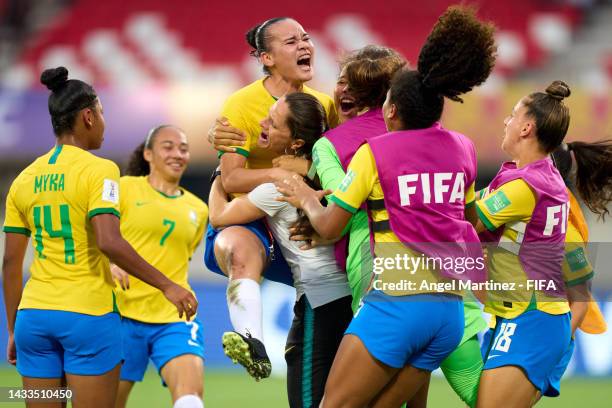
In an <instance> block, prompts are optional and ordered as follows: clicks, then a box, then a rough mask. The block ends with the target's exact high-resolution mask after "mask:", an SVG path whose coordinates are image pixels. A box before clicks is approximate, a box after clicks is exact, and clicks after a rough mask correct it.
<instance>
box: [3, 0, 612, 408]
mask: <svg viewBox="0 0 612 408" xmlns="http://www.w3.org/2000/svg"><path fill="white" fill-rule="evenodd" d="M453 3H454V2H453V1H449V0H429V1H427V2H425V3H420V2H419V3H417V2H408V1H399V0H387V1H385V2H377V3H374V2H372V1H371V0H368V1H362V0H354V1H352V2H330V1H324V0H309V1H308V2H306V3H303V2H285V1H281V0H268V1H266V2H257V3H254V2H249V1H246V0H234V1H231V2H220V1H217V2H213V1H207V2H203V1H198V0H180V1H175V2H169V1H165V0H105V1H98V0H80V1H76V0H0V200H1V202H2V204H1V207H0V208H1V209H0V214H1V216H2V219H4V205H5V198H6V193H7V191H8V187H9V185H10V183H11V182H12V180H13V179H14V178H15V176H16V175H17V174H18V173H19V172H20V171H21V170H22V169H23V168H24V167H25V166H26V165H27V164H29V163H30V162H31V161H32V159H33V158H35V157H36V156H38V155H41V154H43V153H45V152H47V151H48V150H50V148H51V146H52V145H53V143H54V136H53V132H52V130H51V125H50V119H49V114H48V111H47V97H48V91H47V90H46V89H45V88H44V87H43V86H42V85H41V84H40V83H39V77H40V73H41V72H42V71H43V70H44V69H46V68H50V67H56V66H59V65H63V66H65V67H67V68H68V70H69V71H70V77H72V78H78V79H82V80H84V81H86V82H89V83H91V84H92V85H93V86H94V87H95V88H96V90H97V92H98V94H99V95H100V98H101V100H102V103H103V105H104V110H105V118H106V125H107V126H106V129H107V130H106V134H105V142H104V146H103V148H102V149H101V150H100V151H99V152H98V154H99V155H101V156H103V157H107V158H111V159H113V160H115V161H116V162H117V163H118V164H119V165H120V166H121V167H123V166H124V165H125V164H126V161H127V158H128V156H129V154H130V153H131V151H132V150H133V149H134V148H135V147H136V146H137V145H138V144H139V143H140V142H142V141H143V140H144V138H145V136H146V134H147V131H148V130H149V129H150V128H152V127H153V126H156V125H158V124H162V123H171V124H174V125H177V126H180V127H181V128H183V129H184V130H185V131H186V133H187V134H188V136H189V141H190V144H191V152H192V155H191V158H192V161H191V164H190V168H189V170H188V172H187V174H186V175H185V178H184V186H185V187H186V188H188V189H189V190H191V191H193V192H194V193H196V194H197V195H199V196H200V197H202V198H203V199H204V200H207V195H208V188H209V182H208V175H209V173H210V171H211V170H212V169H213V168H214V167H215V166H216V163H217V159H216V154H215V152H214V151H213V150H212V148H211V147H210V146H209V145H208V143H207V142H206V132H207V130H208V128H209V126H210V125H211V124H212V122H213V121H214V118H215V117H216V116H217V115H218V114H219V112H220V109H221V105H222V103H223V101H224V100H225V98H226V97H227V96H228V95H229V94H230V93H232V92H234V91H235V90H237V89H238V88H240V87H241V86H243V85H245V84H247V83H249V82H251V81H253V80H255V79H257V78H259V77H260V76H261V75H262V74H261V68H260V66H259V64H258V63H257V61H256V60H255V59H254V58H252V57H250V56H249V50H250V49H249V46H248V45H247V43H246V41H245V38H244V34H245V33H246V32H247V30H248V29H249V28H251V27H252V26H254V25H256V24H258V23H260V22H262V21H264V20H267V19H268V18H271V17H276V16H281V15H287V16H292V17H294V18H295V19H297V20H298V21H299V22H300V23H301V24H302V25H303V26H304V28H305V29H306V30H307V31H308V32H309V33H310V34H311V35H312V38H313V41H314V43H315V47H316V52H315V79H314V80H313V81H312V83H310V84H309V85H310V86H311V87H313V88H316V89H318V90H320V91H324V92H327V93H329V94H331V93H332V90H333V86H334V84H335V79H336V75H337V74H338V63H337V61H338V59H339V57H340V56H341V55H342V53H343V52H346V51H350V50H354V49H357V48H360V47H362V46H364V45H367V44H383V45H387V46H390V47H393V48H395V49H397V50H398V51H400V52H401V53H402V54H404V56H405V57H406V58H407V59H408V60H409V61H411V62H414V61H416V59H417V56H418V52H419V49H420V47H421V45H422V44H423V42H424V40H425V38H426V36H427V34H428V33H429V30H430V29H431V27H432V26H433V24H434V23H435V21H436V20H437V17H438V16H439V15H440V14H441V13H442V12H443V11H444V10H445V9H446V7H447V6H448V5H450V4H453ZM469 3H473V4H476V5H478V7H479V15H480V16H481V17H482V18H485V19H489V20H492V21H493V22H494V23H495V24H496V25H497V27H498V31H497V42H498V54H499V55H498V60H497V65H496V68H495V71H494V73H493V74H492V75H491V77H490V78H489V80H488V81H487V82H486V83H485V84H484V85H483V86H481V87H480V88H478V89H476V90H475V91H474V92H472V93H471V94H469V95H468V96H467V97H466V98H465V103H464V104H458V103H452V102H448V101H447V103H446V107H445V113H444V116H443V124H444V125H445V126H446V127H448V128H452V129H455V130H458V131H461V132H463V133H465V134H466V135H468V136H469V137H471V138H472V139H473V140H474V141H475V143H476V146H477V150H478V155H479V179H478V184H479V186H484V185H486V183H488V182H489V181H490V180H491V178H492V177H493V175H494V174H495V172H496V171H497V169H498V168H499V165H500V163H501V162H502V161H504V160H505V157H504V154H503V153H502V151H501V149H500V147H499V146H500V142H501V136H502V134H503V120H504V118H505V116H506V115H508V114H509V113H510V111H511V110H512V107H513V106H514V104H515V103H516V102H517V101H518V99H519V98H521V97H522V96H524V95H525V94H528V93H530V92H533V91H535V90H541V89H544V88H545V87H546V86H547V85H548V84H549V83H550V82H551V81H552V80H555V79H561V80H563V81H565V82H567V83H568V84H569V85H570V87H571V90H572V95H571V97H570V98H569V99H567V100H566V103H567V104H568V105H569V107H570V110H571V115H572V117H571V125H570V130H569V133H568V140H584V141H596V140H600V139H603V138H612V85H611V84H612V25H611V24H610V21H612V1H610V0H607V1H605V0H513V1H501V0H498V1H495V0H481V1H471V2H469ZM405 157H406V159H407V160H409V159H410V152H406V153H405ZM589 224H590V228H591V240H592V241H594V242H598V243H601V244H600V245H599V247H598V250H597V251H595V252H596V253H594V254H592V255H593V260H592V261H593V263H594V264H595V269H596V273H597V278H596V280H595V284H594V291H595V294H596V297H597V299H598V300H599V301H600V302H601V303H600V304H601V307H602V309H603V310H604V313H605V314H606V316H607V320H608V321H609V322H612V302H611V301H612V290H611V289H612V273H611V271H610V269H611V268H612V257H611V254H612V251H610V250H608V249H607V248H610V249H612V247H611V244H610V241H612V227H611V225H612V224H610V221H608V222H607V223H604V222H602V221H601V220H597V219H596V218H594V217H589ZM606 243H607V244H606ZM0 244H2V245H1V247H2V248H3V247H4V245H3V236H2V237H1V238H0ZM0 251H3V249H2V250H0ZM201 252H202V248H201V247H200V248H199V249H198V253H197V254H196V256H194V258H193V262H192V268H191V277H192V278H191V279H192V282H193V286H194V288H195V289H196V291H197V292H198V295H199V299H200V300H201V306H200V318H201V319H202V321H203V322H204V330H205V337H206V347H207V351H206V352H207V361H206V365H207V369H211V374H210V375H208V376H207V381H211V382H210V383H209V384H211V385H210V386H207V388H206V390H207V391H206V393H207V404H209V403H211V402H212V403H213V404H214V405H213V406H229V407H231V406H237V405H238V404H240V403H241V402H240V401H238V400H236V402H232V401H234V400H232V399H231V398H237V397H236V395H234V394H235V393H232V392H231V390H232V389H233V387H234V386H239V387H244V388H243V389H244V390H251V388H249V387H253V382H252V381H250V379H249V378H246V375H245V374H243V373H242V372H240V371H237V370H236V369H235V370H234V371H231V368H232V367H231V365H230V364H229V362H228V360H227V359H226V358H225V357H224V356H223V354H222V350H221V347H220V335H221V333H222V332H223V331H225V330H228V329H229V328H230V326H229V323H228V322H229V319H228V315H227V307H226V305H225V279H223V278H219V277H217V276H216V275H213V274H211V273H210V272H208V271H206V270H205V268H204V266H203V264H202V262H201ZM263 298H264V299H265V304H264V310H265V315H266V328H265V331H266V344H267V347H268V350H269V351H270V353H271V355H272V358H273V360H274V367H275V370H274V372H275V373H276V374H279V375H281V376H282V375H283V371H284V369H283V364H284V362H283V344H284V339H285V334H286V331H287V329H288V327H289V325H290V321H291V318H292V311H291V307H292V304H293V298H294V295H293V293H292V290H291V289H289V288H286V287H281V286H276V285H273V284H266V285H264V297H263ZM2 319H4V314H2V316H1V317H0V320H2ZM0 324H2V323H0ZM5 340H6V331H5V330H4V329H2V330H1V331H0V344H5ZM219 370H221V371H219ZM225 370H230V371H225ZM610 376H612V335H610V333H607V334H604V335H600V336H588V335H584V334H583V333H579V334H578V341H577V348H576V352H575V354H574V358H573V360H572V363H571V365H570V367H569V369H568V373H567V377H568V378H573V379H571V380H568V382H567V386H566V389H567V390H568V392H567V393H565V394H562V396H561V398H560V399H556V400H550V401H544V402H543V403H542V405H544V406H546V405H550V404H554V405H555V406H573V404H575V403H577V402H578V401H582V403H584V404H586V406H601V407H604V406H606V407H609V406H610V400H611V399H610V397H612V380H610V378H611V377H610ZM147 378H149V380H148V383H147V384H149V385H150V387H148V388H147V387H141V389H142V390H146V391H142V392H141V393H140V394H135V395H137V397H135V399H134V400H133V401H132V402H133V405H132V406H164V405H166V402H167V396H164V395H165V394H164V393H165V391H163V390H162V389H161V387H159V386H158V385H159V384H158V382H157V379H156V378H155V377H154V375H151V376H149V377H147ZM13 383H15V384H17V383H18V378H17V377H16V374H15V371H14V370H13V369H9V368H1V366H0V385H10V384H13ZM211 387H212V388H211ZM215 387H218V388H216V389H215ZM230 387H232V388H230ZM138 389H139V388H138V387H137V388H136V393H138V392H139V391H138ZM432 390H435V392H434V391H432V393H431V394H432V397H431V398H434V399H433V400H431V405H432V406H461V404H460V402H459V400H458V399H457V398H456V397H454V398H453V396H452V394H451V393H450V391H449V389H448V387H447V386H446V385H445V384H444V382H443V381H442V380H439V381H438V382H434V388H432ZM572 390H573V391H572ZM578 390H582V391H580V392H578ZM245 392H246V391H245ZM249 392H250V391H249ZM284 392H285V391H284V385H283V381H282V380H280V379H276V380H271V381H268V382H267V383H265V384H261V385H260V384H257V386H255V387H253V391H252V394H253V395H252V397H251V398H250V399H249V400H248V401H249V402H251V403H253V402H255V406H260V404H259V403H258V402H257V401H260V400H261V401H262V403H261V406H285V405H286V402H285V401H286V399H285V397H284V395H283V393H284ZM155 393H161V394H155ZM156 395H162V396H161V397H159V398H158V397H156ZM605 397H608V398H607V399H606V398H605ZM137 398H145V399H142V400H139V399H137ZM146 398H149V399H146ZM160 398H161V400H160ZM258 398H260V399H258ZM435 398H446V399H438V400H436V399H435ZM572 398H575V399H572ZM585 398H586V399H585ZM139 401H140V402H139ZM160 401H161V402H160ZM216 401H219V402H218V403H215V402H216ZM263 401H265V402H263ZM156 404H160V405H156ZM234 404H235V405H234ZM275 404H278V405H275Z"/></svg>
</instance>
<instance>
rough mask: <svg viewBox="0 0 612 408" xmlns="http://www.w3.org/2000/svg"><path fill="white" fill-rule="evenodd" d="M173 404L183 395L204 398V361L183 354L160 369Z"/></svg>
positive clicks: (197, 357) (194, 356)
mask: <svg viewBox="0 0 612 408" xmlns="http://www.w3.org/2000/svg"><path fill="white" fill-rule="evenodd" d="M161 376H162V378H163V379H164V381H165V382H166V384H167V385H168V389H169V390H170V393H171V394H172V402H173V403H175V402H176V400H178V399H179V398H180V397H183V396H185V395H195V396H197V397H199V398H200V400H203V398H204V361H203V360H202V358H201V357H200V356H196V355H194V354H183V355H182V356H178V357H175V358H173V359H172V360H170V361H168V362H167V363H166V364H165V365H164V366H163V367H162V369H161Z"/></svg>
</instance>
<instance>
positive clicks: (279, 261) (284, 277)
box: [204, 220, 293, 286]
mask: <svg viewBox="0 0 612 408" xmlns="http://www.w3.org/2000/svg"><path fill="white" fill-rule="evenodd" d="M240 227H244V228H246V229H248V230H249V231H251V232H252V233H253V234H255V235H256V236H257V238H259V241H261V244H262V245H263V246H264V248H265V249H266V257H268V258H270V252H272V257H271V258H272V259H271V260H270V263H269V265H268V267H267V268H266V270H265V271H264V277H265V278H266V279H268V280H271V281H274V282H279V283H284V284H285V285H289V286H293V274H292V273H291V268H289V265H288V264H287V261H285V258H284V257H283V254H282V252H281V250H280V247H279V246H278V244H277V243H276V240H274V239H273V238H272V236H271V235H270V232H268V228H267V227H266V224H265V223H264V222H263V220H256V221H253V222H250V223H248V224H244V225H240ZM221 231H222V229H215V228H213V227H211V226H210V224H208V228H207V229H206V237H205V238H204V264H205V265H206V267H207V268H208V269H209V270H211V271H212V272H214V273H218V274H219V275H223V276H225V274H224V273H223V271H222V270H221V268H219V264H218V263H217V260H216V259H215V239H217V235H219V233H220V232H221Z"/></svg>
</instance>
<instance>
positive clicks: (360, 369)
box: [321, 334, 399, 408]
mask: <svg viewBox="0 0 612 408" xmlns="http://www.w3.org/2000/svg"><path fill="white" fill-rule="evenodd" d="M398 371H399V370H398V369H397V368H393V367H389V366H387V365H385V364H382V363H381V362H379V361H378V360H376V359H375V358H374V357H372V355H370V353H369V352H368V350H367V349H366V348H365V346H364V344H363V343H362V342H361V340H360V339H359V337H357V336H354V335H352V334H347V335H345V336H344V338H343V339H342V342H341V343H340V347H339V348H338V353H337V354H336V358H335V359H334V364H333V365H332V368H331V371H330V373H329V377H328V379H327V383H326V384H325V395H324V397H323V401H322V402H321V407H324V408H335V407H342V408H351V407H355V408H362V407H364V406H367V405H368V404H369V403H370V401H372V400H373V399H374V398H375V397H376V395H377V394H378V393H379V392H380V391H381V390H382V389H383V388H384V387H385V385H387V383H388V382H389V381H390V380H391V379H392V378H393V376H395V374H396V373H397V372H398Z"/></svg>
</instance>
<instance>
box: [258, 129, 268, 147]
mask: <svg viewBox="0 0 612 408" xmlns="http://www.w3.org/2000/svg"><path fill="white" fill-rule="evenodd" d="M257 144H258V145H259V146H261V147H267V146H268V145H269V144H270V137H269V136H268V134H267V133H265V132H263V131H262V132H261V133H260V134H259V139H258V140H257Z"/></svg>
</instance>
